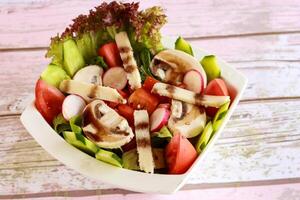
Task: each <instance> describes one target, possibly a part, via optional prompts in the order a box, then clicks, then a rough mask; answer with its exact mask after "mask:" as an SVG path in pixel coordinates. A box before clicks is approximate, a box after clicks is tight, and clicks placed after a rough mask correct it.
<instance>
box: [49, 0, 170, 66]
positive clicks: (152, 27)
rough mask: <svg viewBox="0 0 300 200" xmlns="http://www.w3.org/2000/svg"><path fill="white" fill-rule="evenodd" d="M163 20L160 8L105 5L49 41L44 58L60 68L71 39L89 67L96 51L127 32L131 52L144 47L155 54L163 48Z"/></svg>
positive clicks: (115, 3) (82, 17) (134, 5)
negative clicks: (117, 34) (49, 59)
mask: <svg viewBox="0 0 300 200" xmlns="http://www.w3.org/2000/svg"><path fill="white" fill-rule="evenodd" d="M166 21H167V20H166V15H165V14H164V12H163V9H162V8H161V7H157V6H155V7H151V8H148V9H146V10H144V11H139V3H121V2H116V1H113V2H111V3H106V2H104V3H102V4H101V5H99V6H97V7H95V8H94V9H92V10H90V12H89V14H88V15H79V16H78V17H77V18H75V19H74V20H73V23H72V24H71V25H70V26H69V27H67V28H66V30H65V31H64V32H63V33H62V34H61V35H57V36H56V37H54V38H52V39H51V43H50V47H49V49H48V52H47V54H46V57H48V58H52V63H54V64H56V65H59V66H63V59H64V56H63V50H62V42H63V41H64V40H65V39H67V38H70V37H71V38H72V39H74V40H75V41H76V42H77V45H78V48H79V49H80V52H81V53H82V55H83V57H84V59H85V61H86V63H88V64H89V63H90V60H91V59H92V58H94V57H95V55H96V54H97V49H98V48H99V47H100V46H101V45H102V44H104V43H107V42H109V41H113V40H114V35H115V34H116V33H117V32H119V31H122V30H126V31H127V32H128V34H129V35H130V37H131V42H133V41H134V42H133V44H132V45H133V48H134V50H137V51H140V50H141V49H143V48H147V49H149V50H150V51H151V53H152V54H156V53H157V52H159V51H160V50H161V49H162V44H161V41H160V40H161V35H160V32H159V31H160V29H161V27H162V26H163V25H164V24H165V23H166Z"/></svg>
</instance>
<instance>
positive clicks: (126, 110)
mask: <svg viewBox="0 0 300 200" xmlns="http://www.w3.org/2000/svg"><path fill="white" fill-rule="evenodd" d="M117 110H118V113H119V114H120V115H122V116H123V117H125V118H126V119H127V121H128V123H129V124H131V125H133V123H134V121H133V119H134V118H133V113H134V109H133V108H132V107H130V106H129V105H126V104H119V105H118V107H117Z"/></svg>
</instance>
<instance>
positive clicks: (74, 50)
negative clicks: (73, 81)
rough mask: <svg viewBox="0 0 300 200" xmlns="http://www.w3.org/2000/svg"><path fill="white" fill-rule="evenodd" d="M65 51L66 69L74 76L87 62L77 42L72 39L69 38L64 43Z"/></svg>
mask: <svg viewBox="0 0 300 200" xmlns="http://www.w3.org/2000/svg"><path fill="white" fill-rule="evenodd" d="M63 52H64V69H65V70H66V72H67V73H68V74H69V76H71V77H73V76H74V74H75V73H76V72H77V71H78V70H79V69H81V68H82V67H84V65H85V62H84V59H83V56H82V55H81V53H80V51H79V49H78V47H77V45H76V43H75V41H74V40H72V39H68V40H66V41H64V43H63Z"/></svg>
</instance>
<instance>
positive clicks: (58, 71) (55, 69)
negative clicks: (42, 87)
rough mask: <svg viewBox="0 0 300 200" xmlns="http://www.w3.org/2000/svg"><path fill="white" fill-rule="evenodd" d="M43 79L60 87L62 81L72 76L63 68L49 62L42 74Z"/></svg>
mask: <svg viewBox="0 0 300 200" xmlns="http://www.w3.org/2000/svg"><path fill="white" fill-rule="evenodd" d="M41 79H42V80H44V81H46V83H48V84H49V85H52V86H54V87H56V88H58V87H59V84H60V82H61V81H63V80H65V79H70V77H69V76H68V75H67V73H66V72H65V70H64V69H63V68H61V67H59V66H57V65H54V64H49V65H48V67H47V68H46V69H45V70H44V71H43V73H42V74H41Z"/></svg>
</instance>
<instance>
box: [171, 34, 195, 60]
mask: <svg viewBox="0 0 300 200" xmlns="http://www.w3.org/2000/svg"><path fill="white" fill-rule="evenodd" d="M175 49H177V50H180V51H183V52H185V53H187V54H190V55H192V56H194V53H193V49H192V47H191V45H190V44H189V43H188V42H187V41H186V40H185V39H183V38H182V37H178V38H177V40H176V42H175Z"/></svg>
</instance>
